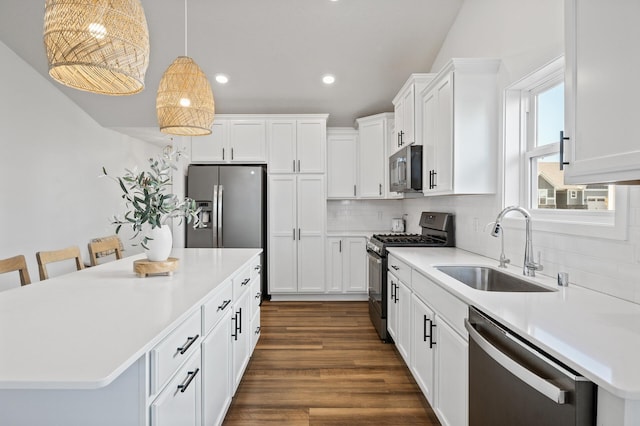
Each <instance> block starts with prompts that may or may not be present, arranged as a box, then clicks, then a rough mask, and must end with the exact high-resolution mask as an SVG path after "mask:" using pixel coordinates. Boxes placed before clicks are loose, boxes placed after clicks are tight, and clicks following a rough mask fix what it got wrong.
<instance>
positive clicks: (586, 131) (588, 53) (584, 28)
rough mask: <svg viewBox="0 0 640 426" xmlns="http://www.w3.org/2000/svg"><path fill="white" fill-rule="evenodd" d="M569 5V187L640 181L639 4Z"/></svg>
mask: <svg viewBox="0 0 640 426" xmlns="http://www.w3.org/2000/svg"><path fill="white" fill-rule="evenodd" d="M565 4H566V10H565V20H566V22H565V31H566V33H565V45H566V49H565V50H566V73H565V127H566V131H567V134H566V136H568V137H569V141H567V144H566V145H567V146H566V148H567V150H566V152H565V154H566V155H565V161H569V163H570V164H569V165H567V166H566V167H565V172H564V180H565V183H567V184H569V183H572V184H579V183H600V182H611V181H625V180H637V179H640V144H638V140H639V139H640V129H638V126H637V125H636V120H637V118H638V116H640V106H639V104H638V98H640V82H638V75H637V74H638V73H637V70H638V69H640V56H639V55H638V54H637V52H638V50H639V49H640V26H638V23H637V18H638V16H640V2H638V1H618V2H615V5H614V4H610V3H608V2H598V1H586V0H567V1H566V2H565ZM569 148H571V149H569Z"/></svg>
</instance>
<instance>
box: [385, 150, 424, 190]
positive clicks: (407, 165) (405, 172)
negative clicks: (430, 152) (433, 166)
mask: <svg viewBox="0 0 640 426" xmlns="http://www.w3.org/2000/svg"><path fill="white" fill-rule="evenodd" d="M389 189H390V190H391V191H393V192H422V145H409V146H407V147H405V148H402V149H401V150H400V151H398V152H396V153H395V154H393V155H392V156H391V157H389Z"/></svg>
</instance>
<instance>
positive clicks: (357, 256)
mask: <svg viewBox="0 0 640 426" xmlns="http://www.w3.org/2000/svg"><path fill="white" fill-rule="evenodd" d="M342 252H343V253H342V254H343V259H344V269H343V279H342V282H343V286H344V290H345V291H347V292H359V293H366V291H367V240H366V238H355V237H353V238H345V239H344V240H343V242H342Z"/></svg>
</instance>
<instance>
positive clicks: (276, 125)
mask: <svg viewBox="0 0 640 426" xmlns="http://www.w3.org/2000/svg"><path fill="white" fill-rule="evenodd" d="M326 129H327V115H326V114H325V115H313V116H312V115H305V116H295V117H294V116H292V117H286V118H285V117H282V118H277V119H276V118H272V119H269V120H268V122H267V135H268V142H269V161H268V164H269V173H324V172H325V155H326V153H325V146H326V139H327V130H326Z"/></svg>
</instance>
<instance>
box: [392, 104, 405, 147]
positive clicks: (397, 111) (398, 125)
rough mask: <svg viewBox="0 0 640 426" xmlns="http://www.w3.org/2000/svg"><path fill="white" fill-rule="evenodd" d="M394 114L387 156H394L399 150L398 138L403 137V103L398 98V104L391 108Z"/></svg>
mask: <svg viewBox="0 0 640 426" xmlns="http://www.w3.org/2000/svg"><path fill="white" fill-rule="evenodd" d="M393 107H394V108H393V113H394V120H393V121H394V133H393V138H392V139H391V140H390V141H389V145H388V146H389V155H391V154H394V153H395V152H396V151H398V150H399V149H400V136H401V134H402V136H404V103H403V99H402V98H400V99H399V100H398V103H397V104H395V105H394V106H393Z"/></svg>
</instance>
